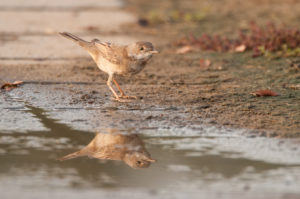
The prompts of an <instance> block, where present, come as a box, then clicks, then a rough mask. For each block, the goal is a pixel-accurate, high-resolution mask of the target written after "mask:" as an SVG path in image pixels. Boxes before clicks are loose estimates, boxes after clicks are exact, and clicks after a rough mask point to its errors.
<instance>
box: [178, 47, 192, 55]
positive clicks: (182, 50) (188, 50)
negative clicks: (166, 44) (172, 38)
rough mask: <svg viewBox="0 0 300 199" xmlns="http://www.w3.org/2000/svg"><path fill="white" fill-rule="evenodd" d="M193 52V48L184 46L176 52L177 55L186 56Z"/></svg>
mask: <svg viewBox="0 0 300 199" xmlns="http://www.w3.org/2000/svg"><path fill="white" fill-rule="evenodd" d="M192 50H193V48H192V46H183V47H181V48H178V49H177V50H176V54H186V53H188V52H191V51H192Z"/></svg>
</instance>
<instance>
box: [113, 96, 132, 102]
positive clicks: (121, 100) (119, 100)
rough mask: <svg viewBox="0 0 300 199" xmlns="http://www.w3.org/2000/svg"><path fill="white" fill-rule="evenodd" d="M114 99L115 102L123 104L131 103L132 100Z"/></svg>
mask: <svg viewBox="0 0 300 199" xmlns="http://www.w3.org/2000/svg"><path fill="white" fill-rule="evenodd" d="M113 99H114V100H115V101H118V102H122V103H126V102H131V100H126V99H121V98H120V97H115V98H113Z"/></svg>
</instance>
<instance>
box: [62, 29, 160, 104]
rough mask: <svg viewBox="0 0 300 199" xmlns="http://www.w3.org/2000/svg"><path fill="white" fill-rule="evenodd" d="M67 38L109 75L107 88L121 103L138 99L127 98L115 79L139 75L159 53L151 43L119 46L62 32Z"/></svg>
mask: <svg viewBox="0 0 300 199" xmlns="http://www.w3.org/2000/svg"><path fill="white" fill-rule="evenodd" d="M59 34H60V35H62V36H63V37H66V38H67V39H70V40H72V41H74V42H75V43H77V44H78V45H79V46H81V47H83V48H84V49H85V50H86V51H87V52H88V53H89V54H90V55H91V57H92V58H93V60H94V61H95V63H96V64H97V66H98V68H99V69H100V70H102V71H103V72H105V73H107V74H108V80H107V82H106V84H107V86H108V87H109V89H110V90H111V92H112V93H113V95H114V99H115V100H116V101H119V102H129V101H130V99H137V97H136V96H127V95H125V93H124V91H123V90H122V89H121V87H120V85H119V84H118V82H117V81H116V80H115V79H114V76H115V75H116V74H117V75H124V76H126V75H134V74H137V73H139V72H140V71H141V70H142V69H143V68H144V67H145V66H146V64H147V63H148V61H149V60H150V59H151V57H152V56H153V54H156V53H158V51H157V50H156V49H155V48H154V47H153V45H152V43H151V42H147V41H138V42H135V43H132V44H128V45H118V44H113V43H110V42H102V41H100V40H98V39H93V40H91V41H85V40H83V39H81V38H79V37H77V36H75V35H73V34H71V33H68V32H60V33H59ZM112 81H113V82H114V83H115V85H116V87H117V88H118V90H119V91H120V95H118V94H117V93H116V91H115V90H114V89H113V87H112Z"/></svg>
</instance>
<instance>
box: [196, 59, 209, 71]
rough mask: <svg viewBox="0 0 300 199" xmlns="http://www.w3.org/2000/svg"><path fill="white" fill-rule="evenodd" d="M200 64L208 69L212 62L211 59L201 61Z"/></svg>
mask: <svg viewBox="0 0 300 199" xmlns="http://www.w3.org/2000/svg"><path fill="white" fill-rule="evenodd" d="M199 64H200V67H201V68H203V69H207V68H208V67H209V66H210V65H211V61H210V60H209V59H200V60H199Z"/></svg>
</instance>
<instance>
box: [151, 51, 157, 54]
mask: <svg viewBox="0 0 300 199" xmlns="http://www.w3.org/2000/svg"><path fill="white" fill-rule="evenodd" d="M150 53H152V54H157V53H159V52H158V51H157V50H151V51H150Z"/></svg>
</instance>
